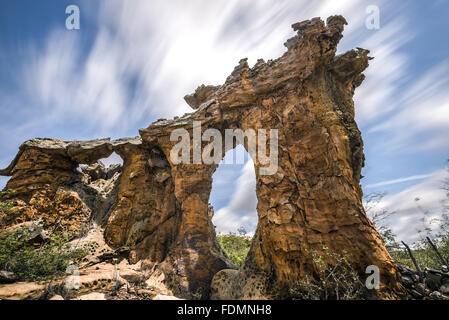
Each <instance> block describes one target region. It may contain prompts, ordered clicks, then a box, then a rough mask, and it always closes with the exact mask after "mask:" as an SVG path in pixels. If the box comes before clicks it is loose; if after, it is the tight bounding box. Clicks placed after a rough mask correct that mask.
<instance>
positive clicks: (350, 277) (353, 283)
mask: <svg viewBox="0 0 449 320" xmlns="http://www.w3.org/2000/svg"><path fill="white" fill-rule="evenodd" d="M322 249H323V251H322V252H323V253H322V254H319V253H318V252H317V251H316V250H310V254H311V256H312V260H313V263H314V265H315V269H316V272H317V275H316V277H315V278H311V277H306V278H303V279H299V280H298V281H297V282H296V283H295V285H294V286H293V287H292V288H291V289H290V295H291V297H292V298H293V299H300V300H359V299H363V297H364V295H365V293H366V291H365V287H364V285H363V283H362V282H361V281H360V278H359V275H358V273H357V272H356V271H355V269H354V268H353V267H352V266H351V264H350V262H349V254H348V253H347V252H346V251H344V250H343V252H342V253H341V254H338V253H335V252H333V251H332V250H330V249H329V248H328V247H326V246H323V248H322ZM326 261H327V262H326ZM329 261H332V263H328V262H329Z"/></svg>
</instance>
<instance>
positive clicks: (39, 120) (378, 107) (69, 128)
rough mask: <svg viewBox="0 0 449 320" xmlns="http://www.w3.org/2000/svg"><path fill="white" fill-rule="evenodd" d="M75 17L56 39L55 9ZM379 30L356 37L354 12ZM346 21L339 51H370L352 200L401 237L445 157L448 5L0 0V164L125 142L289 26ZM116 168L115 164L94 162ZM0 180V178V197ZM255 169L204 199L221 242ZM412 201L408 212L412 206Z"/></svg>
mask: <svg viewBox="0 0 449 320" xmlns="http://www.w3.org/2000/svg"><path fill="white" fill-rule="evenodd" d="M71 4H75V5H77V6H78V7H79V8H80V15H81V25H80V29H79V30H67V29H66V27H65V20H66V18H67V15H66V13H65V10H66V7H67V6H68V5H71ZM370 5H376V6H378V8H379V9H380V11H379V12H380V28H379V29H377V30H369V29H367V28H366V26H365V21H366V19H367V17H368V14H367V12H366V10H367V7H368V6H370ZM332 14H342V15H344V16H345V17H346V18H347V20H348V22H349V26H347V28H346V30H345V33H344V36H345V37H344V38H343V40H342V42H341V44H340V46H339V51H340V52H344V51H346V50H349V49H352V48H354V47H363V48H367V49H369V50H371V52H372V54H371V55H372V56H374V57H375V60H373V61H371V65H370V68H369V69H368V70H367V72H366V75H367V79H366V81H365V82H364V83H363V85H362V86H361V87H360V88H359V89H358V90H357V92H356V96H355V101H356V113H357V121H358V123H359V126H360V128H361V130H362V134H363V138H364V141H365V154H366V167H365V169H364V171H363V174H364V176H365V178H363V180H362V185H363V187H364V191H365V193H370V192H375V191H383V192H387V193H388V195H387V197H386V198H385V199H384V200H383V201H382V203H381V204H380V205H381V206H382V207H385V208H388V209H391V210H394V211H395V212H396V215H395V216H394V218H393V219H392V220H391V223H392V225H393V229H394V231H396V232H397V233H398V235H399V238H400V239H403V240H406V241H412V240H414V239H415V238H416V234H417V233H416V231H415V228H414V227H410V226H411V225H417V224H418V223H419V219H420V218H421V216H422V211H423V210H424V211H429V212H431V213H432V214H435V215H437V214H439V212H440V211H441V210H440V207H441V201H442V200H443V199H444V193H443V192H442V191H441V189H440V187H441V184H442V179H443V178H444V176H445V174H446V171H445V170H444V168H445V165H446V164H447V163H446V160H447V159H448V158H449V90H448V89H449V41H447V35H448V33H449V23H448V20H447V19H448V16H449V1H445V0H431V1H425V2H424V1H413V2H412V1H407V2H404V1H399V0H397V1H356V0H352V1H332V0H328V1H325V0H322V1H319V0H317V1H310V0H293V1H288V0H284V1H282V0H281V1H280V0H257V1H256V0H251V1H249V0H238V1H235V0H214V1H205V0H202V1H200V0H189V1H180V0H179V1H178V0H163V1H162V0H156V1H154V0H151V1H138V0H133V1H126V2H125V1H114V0H105V1H87V0H86V1H75V0H71V1H65V0H58V1H48V0H40V1H33V0H3V1H1V4H0V137H1V139H0V167H6V166H7V165H8V164H9V162H10V161H11V160H12V158H13V157H14V155H15V153H16V151H17V148H18V146H19V145H20V144H21V143H22V142H23V141H25V140H27V139H30V138H33V137H58V138H61V139H68V140H70V139H92V138H98V137H112V138H118V137H124V136H136V135H137V134H138V132H137V130H138V129H139V128H143V127H147V126H148V125H149V124H150V123H151V122H153V121H154V120H156V119H158V118H162V117H163V118H172V117H173V116H175V115H182V114H184V113H185V112H190V111H191V110H190V108H189V107H188V106H187V104H186V103H185V102H184V101H183V98H182V97H183V96H184V95H185V94H187V93H191V92H193V91H194V89H195V88H196V87H197V86H198V85H200V84H202V83H204V84H221V83H223V82H224V80H225V79H226V77H227V76H228V75H229V73H230V72H231V71H232V70H233V68H234V66H235V65H237V63H238V61H239V60H240V59H241V58H244V57H247V58H249V63H250V65H251V64H254V63H255V62H256V60H257V59H258V58H264V59H265V60H268V59H270V58H277V57H278V56H280V55H281V54H282V53H283V52H284V51H285V48H284V47H283V43H284V41H285V40H286V39H288V38H289V37H291V36H293V31H292V30H291V28H290V25H291V24H293V23H295V22H298V21H301V20H305V19H310V18H312V17H316V16H320V17H322V18H323V19H325V18H326V17H327V16H329V15H332ZM114 161H117V158H112V159H109V160H108V161H107V162H114ZM5 182H6V179H5V178H0V187H3V186H4V184H5ZM254 188H255V183H254V169H253V167H252V164H251V162H249V163H246V164H245V165H221V166H220V167H219V169H218V170H217V172H216V173H215V175H214V186H213V191H212V195H211V202H212V203H213V205H214V207H215V211H216V216H215V219H214V222H215V223H216V224H217V228H218V230H219V231H221V232H229V231H235V230H236V229H237V228H238V227H239V226H245V227H246V228H247V230H248V231H250V232H251V231H253V230H254V228H255V226H256V224H257V216H256V213H255V206H256V203H257V200H256V198H255V191H254ZM417 197H419V198H420V200H419V201H418V202H417V201H415V198H417Z"/></svg>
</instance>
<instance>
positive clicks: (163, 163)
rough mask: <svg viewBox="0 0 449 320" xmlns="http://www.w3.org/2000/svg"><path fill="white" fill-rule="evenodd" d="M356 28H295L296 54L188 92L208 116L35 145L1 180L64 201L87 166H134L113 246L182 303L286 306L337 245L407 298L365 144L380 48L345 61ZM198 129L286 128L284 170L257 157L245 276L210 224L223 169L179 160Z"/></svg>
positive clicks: (116, 209) (384, 291)
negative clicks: (280, 302) (272, 170)
mask: <svg viewBox="0 0 449 320" xmlns="http://www.w3.org/2000/svg"><path fill="white" fill-rule="evenodd" d="M345 24H346V21H345V19H344V18H343V17H341V16H333V17H330V18H328V20H327V24H325V23H324V22H323V21H322V20H320V19H319V18H315V19H312V20H310V21H304V22H301V23H297V24H295V25H293V29H294V30H295V31H297V32H298V34H297V35H296V36H294V37H293V38H291V39H289V40H288V41H287V42H286V43H285V45H286V47H287V49H288V51H287V52H286V53H285V54H284V55H283V56H282V57H280V58H279V59H276V60H270V61H268V62H264V61H263V60H259V61H258V62H257V63H256V65H255V66H254V67H253V68H250V67H249V66H248V63H247V61H246V60H245V59H244V60H242V61H240V63H239V65H238V66H237V67H236V68H235V70H234V71H233V72H232V74H231V75H230V76H229V77H228V78H227V80H226V82H225V84H223V85H222V86H216V87H215V86H204V85H203V86H201V87H199V88H198V89H197V90H196V92H195V93H194V94H192V95H189V96H186V97H185V100H186V101H187V102H188V103H189V105H191V106H192V108H193V109H196V111H195V112H193V113H191V114H186V115H184V116H183V117H180V118H175V119H174V120H163V119H162V120H159V121H156V122H155V123H153V124H151V125H150V126H149V127H148V128H146V129H141V130H140V135H141V138H138V137H136V138H133V139H121V140H116V141H109V140H100V141H93V142H65V141H59V140H51V141H49V140H39V139H37V140H31V141H29V142H26V143H25V144H24V145H22V146H21V149H20V151H19V154H18V155H17V157H16V159H15V160H14V161H13V163H12V164H11V165H10V166H9V167H8V168H7V169H5V170H1V171H0V174H2V175H12V179H11V180H10V181H9V182H8V185H7V188H8V187H11V188H13V187H18V188H19V189H20V192H21V193H20V196H21V197H22V198H23V200H24V201H25V202H27V201H28V202H29V201H30V199H31V198H32V197H33V195H34V194H35V193H36V192H38V191H39V192H40V191H42V190H44V191H48V194H47V195H46V197H47V198H48V199H49V201H50V202H51V201H52V200H53V199H54V197H55V195H54V192H56V191H55V190H59V188H61V186H65V185H67V184H70V182H71V181H72V180H74V179H75V180H76V179H77V178H76V177H77V176H76V174H75V173H74V171H75V170H74V169H75V168H76V167H77V165H78V164H79V163H92V162H95V161H96V160H98V159H100V158H103V157H105V156H108V155H110V154H111V153H112V152H113V151H115V152H116V153H117V154H119V155H120V156H121V157H122V158H123V160H124V164H123V169H122V172H121V177H120V179H119V181H118V182H117V183H118V185H117V189H118V190H117V193H116V195H115V196H116V201H115V204H114V206H113V207H112V208H111V209H110V211H109V212H108V220H107V222H106V223H105V225H104V227H105V238H106V241H107V242H108V243H109V244H110V245H111V246H113V247H122V246H128V247H130V248H131V253H130V256H129V259H130V260H131V261H133V262H137V261H139V260H144V261H145V262H146V264H147V266H148V267H152V268H153V273H152V276H153V277H155V278H159V279H160V280H161V281H163V282H164V283H165V284H166V285H168V286H169V287H170V288H171V289H172V290H173V291H174V292H175V293H176V294H179V295H182V296H186V297H189V296H191V295H192V294H196V293H200V294H202V297H203V298H207V297H212V298H216V299H222V298H226V299H242V298H278V297H283V295H282V293H284V292H288V289H289V287H290V286H291V284H292V283H294V282H295V281H296V280H297V279H298V278H300V277H303V276H306V275H314V273H315V270H314V266H313V263H312V261H311V256H310V251H309V250H310V249H315V250H317V251H318V252H320V250H321V248H322V245H326V246H327V247H329V248H330V249H331V250H334V251H337V252H339V251H341V250H343V249H345V250H346V251H347V252H348V253H349V254H350V259H351V263H353V264H354V266H355V267H356V268H357V270H359V271H360V273H363V272H364V270H365V268H366V267H367V266H369V265H376V266H378V267H379V269H380V271H381V275H380V276H381V277H380V280H381V290H380V291H376V292H374V296H377V297H382V298H385V297H393V296H395V295H396V294H398V293H400V292H401V289H400V288H399V287H398V284H397V283H398V282H397V270H396V266H395V265H394V262H393V260H392V259H391V257H390V256H389V254H388V252H387V251H386V249H385V246H384V245H383V243H382V241H381V238H380V236H379V234H378V233H377V231H376V230H375V228H374V226H373V224H372V223H371V222H370V221H369V219H368V218H367V217H366V214H365V212H364V209H363V206H362V200H361V196H362V191H361V188H360V184H359V182H360V177H361V169H362V167H363V163H364V155H363V141H362V138H361V134H360V131H359V130H358V128H357V124H356V123H355V121H354V104H353V101H352V96H353V93H354V90H355V88H356V87H357V86H359V85H360V84H361V83H362V81H363V79H364V75H363V74H362V72H363V70H364V69H365V68H366V67H367V66H368V60H369V59H370V58H369V57H368V53H369V52H368V51H367V50H363V49H357V50H351V51H349V52H346V53H344V54H341V55H336V49H337V44H338V42H339V40H340V39H341V37H342V31H343V26H344V25H345ZM194 121H200V122H201V125H202V129H203V132H204V130H206V129H208V128H214V129H218V130H220V132H221V133H222V134H223V136H224V130H225V129H242V130H247V129H255V130H258V129H265V130H267V131H268V130H270V129H277V130H278V140H279V148H278V159H279V167H278V171H277V172H276V174H274V175H261V174H260V172H259V170H258V169H260V168H261V167H263V166H261V164H260V163H259V162H258V160H257V159H256V161H255V169H256V179H257V187H256V192H257V197H258V206H257V211H258V217H259V224H258V228H257V231H256V234H255V237H254V239H253V243H252V247H251V250H250V253H249V254H248V257H247V259H246V261H245V263H244V265H243V267H242V268H240V269H239V270H235V269H234V270H233V269H229V267H231V265H230V263H229V261H228V259H227V258H226V257H225V256H224V255H223V254H222V252H221V249H220V247H219V246H218V244H217V243H216V241H215V234H214V232H213V228H212V225H211V221H210V218H209V215H208V210H209V203H208V200H209V195H210V192H211V184H212V174H213V172H214V171H215V169H216V167H217V165H206V164H183V163H181V164H174V163H173V161H172V160H171V158H170V151H171V149H172V147H173V145H174V144H175V142H173V141H171V140H170V135H171V133H172V131H173V130H175V129H179V128H184V129H186V130H187V131H189V132H190V135H191V136H192V135H193V132H192V130H193V122H194ZM205 144H206V143H204V142H203V146H204V145H205ZM223 145H224V143H223ZM223 148H224V147H223ZM246 148H247V145H246ZM224 151H226V150H224ZM223 154H225V152H223ZM50 158H51V159H50ZM53 158H54V159H53ZM45 159H46V160H45ZM49 190H50V191H49ZM80 201H82V199H81V200H80ZM27 205H29V206H31V207H32V204H29V203H27ZM329 263H331V261H329Z"/></svg>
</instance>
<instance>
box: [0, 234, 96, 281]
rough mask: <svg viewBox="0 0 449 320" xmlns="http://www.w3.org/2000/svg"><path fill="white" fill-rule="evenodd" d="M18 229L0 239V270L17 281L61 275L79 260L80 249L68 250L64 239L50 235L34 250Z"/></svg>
mask: <svg viewBox="0 0 449 320" xmlns="http://www.w3.org/2000/svg"><path fill="white" fill-rule="evenodd" d="M29 238H30V237H29V232H28V231H26V230H24V229H21V230H18V231H16V232H14V233H11V234H9V235H8V236H6V237H4V238H2V239H0V269H2V270H7V271H11V272H13V273H14V274H15V275H16V276H17V277H18V278H19V279H20V280H26V281H40V280H48V279H52V278H54V277H56V276H59V275H63V274H64V272H65V270H66V268H67V266H68V265H69V264H71V263H76V262H78V261H79V260H81V259H82V258H83V257H84V256H85V255H86V254H87V252H86V250H84V249H75V250H72V249H71V248H70V246H69V245H68V244H67V238H66V237H64V236H61V235H52V236H50V238H49V239H48V240H47V241H45V242H44V243H42V244H41V245H40V246H38V247H36V246H35V245H34V244H32V243H30V241H28V239H29Z"/></svg>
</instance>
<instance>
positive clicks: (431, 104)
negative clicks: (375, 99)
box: [371, 60, 449, 151]
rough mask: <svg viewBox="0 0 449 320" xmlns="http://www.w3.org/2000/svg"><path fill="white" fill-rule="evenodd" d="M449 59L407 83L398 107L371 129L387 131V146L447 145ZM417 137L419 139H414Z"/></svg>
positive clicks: (415, 148) (427, 147)
mask: <svg viewBox="0 0 449 320" xmlns="http://www.w3.org/2000/svg"><path fill="white" fill-rule="evenodd" d="M448 74H449V60H445V61H443V62H441V63H439V64H438V65H436V66H435V67H434V68H432V69H430V70H429V71H427V72H426V73H425V74H424V75H423V76H422V77H420V79H419V80H417V81H416V82H415V83H413V84H412V85H411V86H410V87H408V88H407V89H406V90H405V91H404V92H403V94H402V95H401V97H400V99H398V100H399V101H398V104H399V105H401V109H400V110H398V112H397V113H395V114H394V115H392V116H391V117H390V118H389V119H387V120H386V121H384V122H382V123H379V124H377V125H376V126H375V127H373V128H372V129H371V132H387V133H388V134H389V136H390V137H391V139H389V140H388V141H386V142H385V143H384V144H385V145H386V146H387V147H388V150H398V149H400V150H412V151H422V150H431V149H436V148H442V147H448V146H449V138H448V137H449V76H448ZM416 141H419V143H416Z"/></svg>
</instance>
